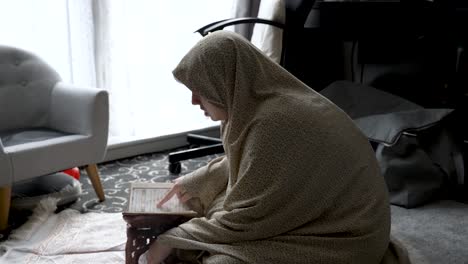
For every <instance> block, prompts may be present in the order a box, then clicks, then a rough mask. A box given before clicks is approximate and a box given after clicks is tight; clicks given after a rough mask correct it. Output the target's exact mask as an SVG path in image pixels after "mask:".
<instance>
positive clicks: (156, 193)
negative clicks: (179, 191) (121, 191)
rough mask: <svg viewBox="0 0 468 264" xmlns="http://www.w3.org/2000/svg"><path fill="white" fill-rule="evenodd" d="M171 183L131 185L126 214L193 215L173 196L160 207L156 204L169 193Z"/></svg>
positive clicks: (192, 212)
mask: <svg viewBox="0 0 468 264" xmlns="http://www.w3.org/2000/svg"><path fill="white" fill-rule="evenodd" d="M173 185H174V184H173V183H133V184H132V186H131V188H130V201H129V207H128V208H129V209H128V213H143V214H144V213H147V214H194V213H195V212H194V211H191V210H190V209H189V208H188V207H187V206H186V205H185V204H183V203H181V202H180V201H179V198H177V195H174V196H173V197H172V198H171V199H170V200H169V201H167V202H166V203H165V204H164V205H163V206H162V207H157V204H158V202H159V201H160V200H161V199H162V198H163V197H164V196H165V195H166V194H167V193H168V192H169V190H170V189H171V188H172V186H173Z"/></svg>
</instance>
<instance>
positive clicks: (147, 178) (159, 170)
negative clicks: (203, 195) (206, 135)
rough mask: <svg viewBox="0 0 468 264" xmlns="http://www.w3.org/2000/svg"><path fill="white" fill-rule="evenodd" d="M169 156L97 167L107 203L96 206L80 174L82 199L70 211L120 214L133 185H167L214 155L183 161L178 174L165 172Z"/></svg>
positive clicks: (82, 174)
mask: <svg viewBox="0 0 468 264" xmlns="http://www.w3.org/2000/svg"><path fill="white" fill-rule="evenodd" d="M167 154H168V152H164V153H153V154H147V155H140V156H136V157H132V158H127V159H121V160H117V161H112V162H107V163H103V164H99V165H98V168H99V172H100V175H101V183H102V185H103V188H104V193H105V196H106V200H105V201H104V202H102V203H99V201H98V199H97V197H96V193H95V192H94V189H93V187H92V185H91V182H90V180H89V178H88V177H87V175H86V172H85V171H82V172H81V177H80V182H81V184H82V195H81V197H80V198H79V199H78V201H76V202H75V203H73V204H71V205H70V206H69V208H72V209H76V210H79V211H81V212H83V213H85V212H108V213H115V212H122V211H123V210H125V209H126V208H127V203H128V198H129V187H130V183H132V182H166V181H171V180H174V179H176V178H177V177H179V176H182V175H184V174H187V173H189V172H191V171H193V170H195V169H197V168H200V167H201V166H204V165H206V164H207V163H208V162H209V161H210V160H211V159H213V158H215V157H216V156H217V155H209V156H205V157H201V158H196V159H191V160H186V161H182V162H181V165H182V171H181V173H180V174H171V173H170V172H169V170H168V166H169V162H168V155H167Z"/></svg>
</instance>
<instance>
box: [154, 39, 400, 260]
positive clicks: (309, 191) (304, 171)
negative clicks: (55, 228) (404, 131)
mask: <svg viewBox="0 0 468 264" xmlns="http://www.w3.org/2000/svg"><path fill="white" fill-rule="evenodd" d="M173 74H174V76H175V78H176V79H177V80H178V81H180V82H182V83H183V84H184V85H185V86H186V87H187V88H189V89H190V90H191V91H192V94H193V95H192V103H193V104H195V105H200V108H201V109H202V110H203V111H205V115H207V116H210V117H211V118H212V119H213V120H221V121H222V126H221V132H222V139H223V145H224V149H225V153H226V154H225V156H223V157H219V158H216V159H214V160H212V161H211V162H210V163H209V164H208V165H207V166H205V167H203V168H200V169H198V170H196V171H194V172H192V173H190V174H187V175H185V176H183V177H182V178H179V180H178V181H177V183H176V185H175V186H174V188H173V189H172V190H171V191H170V192H169V193H168V195H167V196H166V197H165V198H164V199H163V200H162V201H161V202H160V203H159V205H160V206H161V205H163V204H164V202H165V201H167V200H168V199H169V198H170V197H172V196H173V195H177V196H178V197H179V198H180V199H181V200H182V201H184V202H185V201H187V203H189V204H191V205H197V206H195V207H196V208H197V210H198V212H199V213H200V215H201V216H200V217H197V218H193V219H192V220H190V221H188V222H186V223H184V224H181V225H180V226H178V227H176V228H173V229H170V230H168V231H167V232H165V233H164V234H162V235H160V236H159V237H158V239H157V240H156V242H155V243H153V244H152V245H151V247H150V249H149V251H148V252H147V253H146V256H147V259H148V261H149V262H150V263H160V262H161V261H163V260H164V259H166V257H167V256H168V255H169V254H170V252H171V251H172V249H173V248H177V249H185V250H196V251H199V252H200V254H198V261H202V262H203V263H360V264H362V263H382V262H384V263H402V262H404V261H405V259H398V258H399V257H398V254H396V252H401V251H400V250H399V248H398V247H395V246H394V244H392V243H390V238H389V237H390V207H389V201H388V197H387V195H388V193H387V189H386V186H385V183H384V179H383V177H382V176H381V175H380V171H379V166H378V164H377V161H376V158H375V154H374V152H373V150H372V148H371V146H370V144H369V143H368V140H367V139H366V137H365V136H364V135H363V134H362V133H361V132H360V130H359V129H358V128H357V127H356V126H355V125H354V123H353V121H352V120H351V119H350V118H349V117H348V116H347V115H346V114H345V113H344V112H343V111H341V110H340V109H339V108H338V107H337V106H335V105H334V104H333V103H331V102H330V101H328V100H327V99H326V98H324V97H322V96H321V95H320V94H318V93H317V92H315V91H314V90H312V89H311V88H309V87H307V86H306V85H305V84H304V83H302V82H301V81H299V80H298V79H297V78H295V77H294V76H293V75H291V74H290V73H289V72H287V71H286V70H284V69H283V68H282V67H281V66H279V65H278V64H276V63H274V62H273V61H271V60H270V59H269V58H268V57H266V56H265V55H263V54H262V53H261V52H260V51H259V50H258V49H257V48H256V47H254V46H253V45H251V44H250V42H248V41H247V40H246V39H244V38H243V37H241V36H240V35H237V34H235V33H231V32H228V31H219V32H216V33H212V34H210V35H208V36H207V37H205V38H203V39H202V40H201V41H200V42H199V43H197V44H196V45H195V46H194V47H193V48H192V49H191V50H190V51H189V52H188V54H187V55H186V56H185V57H184V58H183V59H182V61H181V62H180V64H179V65H178V66H177V67H176V69H175V70H174V72H173ZM406 261H407V259H406Z"/></svg>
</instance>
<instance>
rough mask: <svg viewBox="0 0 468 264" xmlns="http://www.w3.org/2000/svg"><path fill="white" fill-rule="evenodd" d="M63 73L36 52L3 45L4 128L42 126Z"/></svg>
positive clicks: (0, 112) (0, 118) (0, 122)
mask: <svg viewBox="0 0 468 264" xmlns="http://www.w3.org/2000/svg"><path fill="white" fill-rule="evenodd" d="M59 80H60V76H59V74H58V73H57V72H56V71H55V70H53V69H52V68H51V67H50V66H49V65H48V64H47V63H46V62H44V61H43V60H42V59H40V58H39V57H37V56H36V55H34V54H32V53H30V52H28V51H25V50H21V49H18V48H13V47H8V46H0V131H6V130H14V129H21V128H27V127H42V126H44V125H45V124H46V123H47V118H48V116H47V114H48V108H49V106H50V94H51V92H52V89H53V87H54V85H55V83H57V82H58V81H59Z"/></svg>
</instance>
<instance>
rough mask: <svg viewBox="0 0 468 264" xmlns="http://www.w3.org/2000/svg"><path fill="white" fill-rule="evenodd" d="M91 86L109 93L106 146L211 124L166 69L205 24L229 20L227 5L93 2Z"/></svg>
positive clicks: (211, 0)
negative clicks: (93, 73)
mask: <svg viewBox="0 0 468 264" xmlns="http://www.w3.org/2000/svg"><path fill="white" fill-rule="evenodd" d="M93 8H94V12H95V13H94V17H95V23H96V34H95V35H96V38H97V39H96V42H95V43H96V68H97V84H98V86H100V87H104V88H106V89H107V90H108V91H109V92H110V98H111V115H110V116H111V127H110V136H111V139H110V140H111V143H120V142H128V141H132V140H139V139H144V138H150V137H157V136H162V135H168V134H173V133H177V132H182V131H189V130H193V129H200V128H203V127H207V126H214V125H217V123H215V122H212V121H210V120H209V119H207V118H206V117H204V115H203V113H202V112H201V111H199V110H198V109H197V108H195V107H194V106H192V105H191V97H190V96H191V94H190V91H189V90H188V89H186V88H185V87H182V85H181V84H178V83H177V82H176V81H175V80H174V79H173V76H172V69H173V68H174V67H175V66H176V65H177V63H178V62H179V60H180V59H181V58H182V56H183V55H184V54H185V53H186V52H187V51H188V50H189V49H190V48H191V47H192V46H193V45H194V44H195V43H196V42H197V41H198V40H199V39H201V36H200V35H199V34H195V33H194V31H195V30H196V29H198V28H199V27H202V26H204V25H205V24H208V23H211V22H213V21H217V20H221V19H226V18H229V17H231V8H232V3H231V1H219V0H197V1H192V0H171V1H154V0H101V1H95V2H94V7H93Z"/></svg>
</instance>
